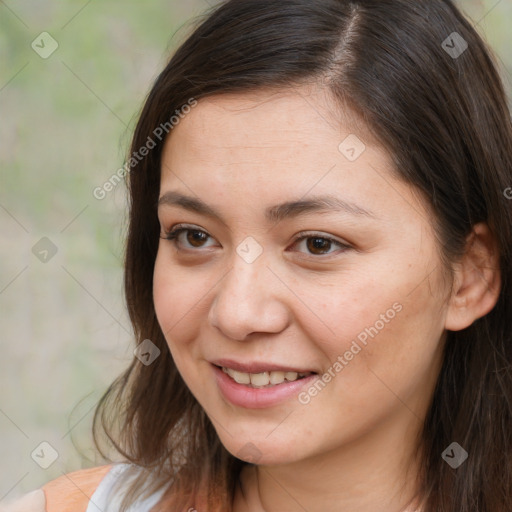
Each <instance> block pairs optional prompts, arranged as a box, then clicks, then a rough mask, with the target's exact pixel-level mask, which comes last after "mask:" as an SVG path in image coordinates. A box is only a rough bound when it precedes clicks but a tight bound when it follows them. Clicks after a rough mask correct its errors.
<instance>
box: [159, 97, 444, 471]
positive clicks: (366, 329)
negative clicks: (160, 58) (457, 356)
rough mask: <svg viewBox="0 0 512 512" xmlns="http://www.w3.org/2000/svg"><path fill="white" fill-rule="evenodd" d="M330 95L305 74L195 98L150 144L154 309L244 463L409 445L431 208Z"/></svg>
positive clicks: (420, 384) (427, 359) (427, 349)
mask: <svg viewBox="0 0 512 512" xmlns="http://www.w3.org/2000/svg"><path fill="white" fill-rule="evenodd" d="M329 109H330V111H331V112H333V109H332V108H331V106H330V103H329V101H328V99H327V97H326V96H324V95H323V93H322V92H321V91H319V90H313V91H311V90H306V89H305V88H302V89H297V90H296V91H295V92H288V91H286V92H281V93H279V94H271V93H269V92H267V93H265V92H259V93H257V94H251V95H248V94H240V95H234V94H231V95H225V96H215V97H211V98H209V99H203V100H201V101H200V102H199V103H198V104H197V106H195V107H194V108H192V109H191V111H190V113H188V114H187V115H186V117H184V119H182V120H181V121H180V123H179V124H178V125H177V126H176V127H175V128H174V129H173V131H172V133H171V135H170V137H169V138H168V140H167V142H166V145H165V148H164V152H163V157H162V178H161V186H160V203H159V209H158V216H159V221H160V225H161V239H160V242H159V248H158V255H157V258H156V263H155V272H154V302H155V308H156V314H157V317H158V321H159V323H160V326H161V328H162V330H163V332H164V334H165V337H166V340H167V343H168V345H169V348H170V351H171V353H172V356H173V358H174V361H175V363H176V365H177V368H178V370H179V372H180V374H181V375H182V377H183V379H184V381H185V382H186V384H187V386H188V387H189V388H190V390H191V392H192V393H193V394H194V396H195V397H196V399H197V400H198V402H199V403H200V404H201V406H202V407H203V408H204V410H205V411H206V413H207V415H208V416H209V418H210V419H211V421H212V422H213V424H214V426H215V428H216V430H217V432H218V435H219V436H220V439H221V441H222V443H223V444H224V445H225V447H226V448H227V449H228V450H229V451H230V452H231V453H233V454H234V455H236V456H238V457H239V458H242V459H245V460H252V461H254V462H258V464H281V463H290V462H297V461H299V460H304V459H306V458H308V457H312V456H318V455H322V454H327V453H331V454H332V453H335V452H336V450H343V449H344V448H348V447H349V446H354V443H357V442H359V441H362V440H366V441H367V442H368V445H367V446H368V449H379V448H378V447H379V446H381V444H379V443H382V442H385V440H386V439H387V440H388V441H389V436H394V439H395V440H396V441H397V442H401V443H407V442H408V441H410V443H409V444H411V445H412V443H413V439H414V436H415V434H416V432H417V430H418V429H419V428H420V426H421V421H420V419H421V418H423V416H424V414H425V411H426V409H427V407H428V404H429V401H430V398H431V396H432V393H433V389H434V385H435V381H436V378H437V375H438V372H439V368H440V364H441V349H442V343H441V342H440V340H441V338H442V335H443V332H444V322H445V317H446V312H447V305H446V298H447V292H448V290H447V288H446V287H447V284H448V283H447V282H445V280H444V279H443V273H442V267H441V263H440V260H439V257H438V250H437V246H436V240H435V238H434V234H433V228H432V225H431V222H432V217H431V215H429V214H428V213H427V212H426V210H425V206H424V204H423V203H422V201H421V200H420V198H419V196H418V195H417V194H415V193H414V191H413V189H412V188H411V187H410V186H409V185H406V184H404V183H402V182H400V181H398V180H396V179H395V178H393V177H392V173H391V161H390V157H389V155H387V153H386V152H385V151H384V150H383V149H382V148H379V147H377V146H376V145H372V144H371V143H370V141H369V140H368V139H366V138H365V136H364V135H363V133H362V132H357V131H356V132H354V128H350V127H349V126H348V125H346V124H344V122H343V123H340V122H339V121H338V122H337V123H335V122H334V120H333V119H334V116H333V115H332V114H329ZM347 119H348V118H347ZM362 143H364V145H365V147H364V146H363V145H361V144H362ZM180 198H181V199H180ZM185 198H186V199H185ZM188 198H190V199H188ZM322 198H323V199H322ZM198 205H201V208H199V207H198ZM213 212H214V213H213ZM182 224H183V225H184V226H179V227H180V228H186V229H188V230H189V231H186V230H184V231H181V233H178V234H177V236H176V237H175V239H173V240H168V239H166V238H165V237H166V232H169V231H171V230H172V229H174V228H175V227H176V226H177V225H182ZM218 366H224V367H228V368H230V370H229V372H230V373H229V374H228V373H226V372H225V371H223V370H221V369H219V368H218ZM235 370H238V373H234V371H235ZM242 370H244V371H242ZM270 370H272V373H266V372H269V371H270ZM294 370H295V373H294ZM309 372H312V375H309V376H306V377H304V378H301V379H297V380H294V379H295V378H297V377H298V375H297V373H308V374H309ZM257 374H259V375H257ZM284 377H287V379H289V380H290V382H288V380H285V381H284V382H283V378H284ZM236 381H238V382H236ZM267 383H269V384H267ZM255 385H256V386H258V385H259V386H265V385H266V386H265V387H264V388H262V387H253V386H255ZM393 432H394V434H393ZM397 432H399V434H398V437H397ZM379 440H380V441H379ZM372 443H373V444H372ZM372 446H373V447H372Z"/></svg>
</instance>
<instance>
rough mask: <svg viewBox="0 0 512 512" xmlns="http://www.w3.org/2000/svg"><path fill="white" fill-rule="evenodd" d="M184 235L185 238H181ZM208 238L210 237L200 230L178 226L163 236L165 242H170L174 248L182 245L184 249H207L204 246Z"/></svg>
mask: <svg viewBox="0 0 512 512" xmlns="http://www.w3.org/2000/svg"><path fill="white" fill-rule="evenodd" d="M184 233H185V234H186V235H185V237H183V236H182V234H184ZM209 238H211V236H210V235H209V234H208V233H206V232H204V231H202V230H201V229H194V228H187V227H180V226H177V227H176V228H174V229H172V230H171V231H169V232H167V233H166V234H165V239H166V240H171V241H172V242H173V243H174V244H175V245H176V246H179V245H182V246H184V248H185V249H191V248H201V247H209V246H205V245H204V244H205V242H206V241H208V239H209Z"/></svg>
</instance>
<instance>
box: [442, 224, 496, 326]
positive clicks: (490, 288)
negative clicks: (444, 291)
mask: <svg viewBox="0 0 512 512" xmlns="http://www.w3.org/2000/svg"><path fill="white" fill-rule="evenodd" d="M454 273H455V275H454V280H453V287H452V294H451V296H450V300H449V304H448V311H447V315H446V321H445V329H447V330H449V331H460V330H462V329H465V328H466V327H469V326H470V325H471V324H472V323H473V322H474V321H475V320H477V319H479V318H481V317H483V316H485V315H486V314H487V313H489V311H491V310H492V308H493V307H494V306H495V305H496V302H497V300H498V297H499V293H500V288H501V276H500V268H499V251H498V245H497V242H496V239H495V237H494V235H493V234H492V233H491V231H490V229H489V227H488V226H487V224H485V223H483V222H481V223H478V224H475V226H473V231H472V232H471V234H470V235H469V236H468V238H467V242H466V252H465V254H464V256H463V257H462V259H461V260H460V261H459V262H458V263H457V264H456V266H455V268H454Z"/></svg>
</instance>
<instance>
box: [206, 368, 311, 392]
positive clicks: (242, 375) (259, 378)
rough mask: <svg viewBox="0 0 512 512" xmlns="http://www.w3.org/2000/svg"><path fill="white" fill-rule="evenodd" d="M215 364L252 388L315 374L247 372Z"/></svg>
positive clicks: (269, 386) (276, 384) (293, 380)
mask: <svg viewBox="0 0 512 512" xmlns="http://www.w3.org/2000/svg"><path fill="white" fill-rule="evenodd" d="M214 366H216V367H217V368H219V369H221V370H222V371H223V372H224V373H225V374H227V375H228V376H229V377H231V378H232V379H233V380H234V381H235V382H236V383H238V384H243V385H245V386H247V387H251V388H271V387H273V386H279V385H280V384H285V383H287V382H295V381H296V380H300V379H304V378H305V377H309V376H310V375H315V373H314V372H305V373H297V372H284V371H269V372H261V373H246V372H239V371H236V370H233V369H232V368H226V367H225V366H217V365H214Z"/></svg>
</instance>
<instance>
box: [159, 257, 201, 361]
mask: <svg viewBox="0 0 512 512" xmlns="http://www.w3.org/2000/svg"><path fill="white" fill-rule="evenodd" d="M207 290H208V284H207V283H206V284H205V282H204V280H203V279H202V278H201V276H200V273H196V274H191V273H188V272H186V271H183V270H180V269H178V268H176V267H175V266H174V265H170V264H169V263H168V262H167V261H166V257H165V254H164V252H161V251H159V253H158V254H157V258H156V262H155V270H154V274H153V301H154V305H155V313H156V316H157V320H158V323H159V324H160V327H161V329H162V331H163V333H164V336H165V338H166V340H167V343H168V345H169V348H170V349H171V352H172V351H173V349H174V348H175V345H176V344H177V343H176V342H180V344H182V340H187V339H193V337H194V333H195V329H196V328H197V326H198V325H199V323H198V322H196V321H194V319H195V318H196V317H197V316H198V315H199V314H200V313H199V312H200V310H201V299H202V298H204V296H205V294H206V292H207ZM178 333H179V338H178V337H177V335H178ZM175 340H176V341H175Z"/></svg>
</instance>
